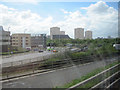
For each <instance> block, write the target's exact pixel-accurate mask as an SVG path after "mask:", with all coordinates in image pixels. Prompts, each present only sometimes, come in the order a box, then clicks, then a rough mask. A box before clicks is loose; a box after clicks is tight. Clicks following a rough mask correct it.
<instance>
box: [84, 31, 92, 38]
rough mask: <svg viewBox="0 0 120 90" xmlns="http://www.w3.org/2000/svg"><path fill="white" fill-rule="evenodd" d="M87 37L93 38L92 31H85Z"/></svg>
mask: <svg viewBox="0 0 120 90" xmlns="http://www.w3.org/2000/svg"><path fill="white" fill-rule="evenodd" d="M85 39H92V31H85Z"/></svg>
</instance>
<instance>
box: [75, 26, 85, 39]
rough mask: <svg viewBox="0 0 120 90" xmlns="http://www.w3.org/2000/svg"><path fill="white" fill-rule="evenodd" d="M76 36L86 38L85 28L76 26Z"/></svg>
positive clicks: (76, 37)
mask: <svg viewBox="0 0 120 90" xmlns="http://www.w3.org/2000/svg"><path fill="white" fill-rule="evenodd" d="M74 38H75V39H84V28H75V29H74Z"/></svg>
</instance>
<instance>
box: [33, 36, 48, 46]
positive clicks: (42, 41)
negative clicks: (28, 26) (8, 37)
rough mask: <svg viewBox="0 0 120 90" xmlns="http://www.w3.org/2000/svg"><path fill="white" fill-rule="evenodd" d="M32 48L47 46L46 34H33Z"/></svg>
mask: <svg viewBox="0 0 120 90" xmlns="http://www.w3.org/2000/svg"><path fill="white" fill-rule="evenodd" d="M31 48H46V34H36V35H33V36H31Z"/></svg>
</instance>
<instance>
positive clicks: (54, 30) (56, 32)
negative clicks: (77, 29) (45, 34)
mask: <svg viewBox="0 0 120 90" xmlns="http://www.w3.org/2000/svg"><path fill="white" fill-rule="evenodd" d="M59 34H60V28H59V27H52V28H50V39H52V38H53V37H52V36H53V35H59Z"/></svg>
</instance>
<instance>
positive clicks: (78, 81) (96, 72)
mask: <svg viewBox="0 0 120 90" xmlns="http://www.w3.org/2000/svg"><path fill="white" fill-rule="evenodd" d="M118 63H119V62H118V61H116V62H114V63H112V64H109V65H107V66H105V67H101V68H97V69H95V70H94V71H92V72H90V73H88V74H86V75H84V76H82V77H81V78H79V79H75V80H73V81H71V82H70V83H67V84H65V85H64V86H57V87H56V88H69V87H71V86H73V85H75V84H77V83H80V82H82V81H84V80H86V79H88V78H90V77H92V76H94V75H96V74H98V73H100V72H102V71H103V70H106V69H108V68H110V67H112V66H114V65H116V64H118ZM97 81H99V80H96V82H97ZM96 82H95V83H96ZM91 83H93V82H91ZM93 85H94V83H93ZM89 86H90V85H89V84H88V86H85V88H86V87H89Z"/></svg>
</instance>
